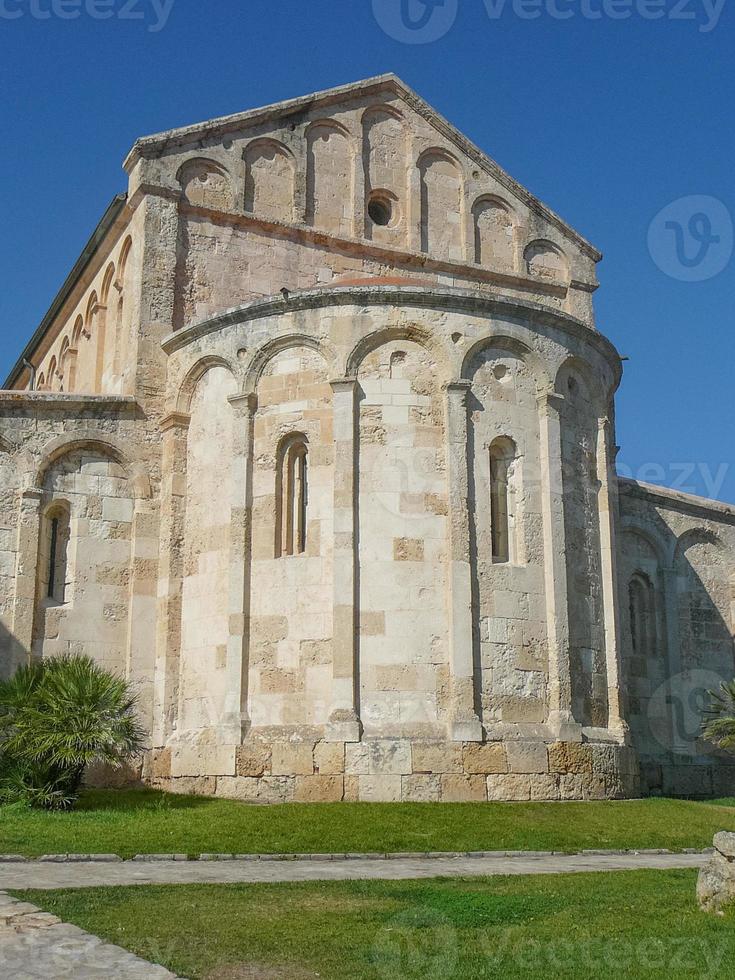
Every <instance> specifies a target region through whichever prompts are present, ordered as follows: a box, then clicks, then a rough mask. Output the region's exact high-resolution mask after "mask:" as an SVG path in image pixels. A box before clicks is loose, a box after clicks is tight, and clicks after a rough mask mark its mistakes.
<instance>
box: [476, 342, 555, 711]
mask: <svg viewBox="0 0 735 980" xmlns="http://www.w3.org/2000/svg"><path fill="white" fill-rule="evenodd" d="M534 367H535V365H534V364H533V363H528V362H527V360H526V359H525V358H524V351H523V349H522V348H521V347H519V346H518V345H517V344H514V343H512V342H511V343H508V341H507V340H506V341H502V340H501V341H500V342H497V341H496V342H493V340H492V339H489V340H488V341H487V343H486V344H478V345H477V347H476V349H475V351H474V353H473V354H472V355H471V356H470V358H469V361H468V363H467V367H466V370H465V375H466V377H467V379H468V380H469V381H470V382H471V389H470V396H469V406H468V408H469V422H470V428H469V438H468V456H469V472H470V481H471V482H470V494H471V497H472V499H473V500H474V501H475V507H474V508H473V512H472V513H473V519H472V520H471V522H470V530H471V541H470V557H471V565H472V572H473V594H474V604H475V608H476V612H475V619H476V621H475V623H474V643H475V647H476V650H477V652H478V653H479V663H480V669H481V678H482V690H481V706H482V714H481V718H482V720H483V721H484V722H485V723H486V724H488V725H492V724H497V723H502V722H504V723H515V722H519V723H536V722H537V723H542V722H543V721H544V720H545V719H546V716H547V712H548V698H547V679H548V642H547V626H546V601H545V584H544V542H543V527H542V520H543V518H542V512H541V489H540V482H539V479H540V467H541V461H540V426H539V410H538V405H537V398H536V396H537V378H536V377H535V376H534ZM498 449H499V450H500V452H501V454H502V455H503V456H505V457H506V458H507V462H508V473H507V483H508V488H509V507H508V511H509V515H508V516H509V521H508V523H509V538H510V540H509V541H508V551H507V558H508V560H507V561H501V560H499V559H498V558H497V556H494V554H493V528H492V514H491V511H492V507H491V497H492V486H491V484H492V472H491V471H492V458H493V455H494V454H495V452H496V450H498ZM480 502H485V503H484V506H483V505H482V504H481V503H480Z"/></svg>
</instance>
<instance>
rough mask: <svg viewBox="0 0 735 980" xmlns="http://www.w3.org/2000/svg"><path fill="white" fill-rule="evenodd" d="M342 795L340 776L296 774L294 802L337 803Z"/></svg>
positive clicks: (342, 780) (342, 787) (342, 779)
mask: <svg viewBox="0 0 735 980" xmlns="http://www.w3.org/2000/svg"><path fill="white" fill-rule="evenodd" d="M343 795H344V778H343V777H342V776H322V775H315V776H297V777H296V785H295V788H294V795H293V799H294V803H339V802H340V801H341V799H342V797H343Z"/></svg>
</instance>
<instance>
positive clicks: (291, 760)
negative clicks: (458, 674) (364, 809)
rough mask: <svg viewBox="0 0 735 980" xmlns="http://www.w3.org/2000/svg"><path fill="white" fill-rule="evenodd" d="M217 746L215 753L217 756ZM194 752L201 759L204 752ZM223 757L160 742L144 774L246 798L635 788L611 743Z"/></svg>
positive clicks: (436, 797)
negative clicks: (214, 768) (215, 769)
mask: <svg viewBox="0 0 735 980" xmlns="http://www.w3.org/2000/svg"><path fill="white" fill-rule="evenodd" d="M223 754H224V753H223V752H222V751H221V750H218V751H217V755H218V757H219V758H220V761H221V757H222V755H223ZM193 757H194V758H195V759H197V758H198V760H199V764H202V765H203V767H206V765H207V762H206V754H203V755H199V756H197V754H196V753H195V754H194V755H193ZM230 757H231V766H232V768H231V771H230V772H225V771H223V772H222V773H221V774H219V775H201V774H199V773H197V772H196V771H186V770H187V767H186V764H185V762H182V758H181V757H180V756H178V755H177V753H176V751H175V750H171V749H164V750H162V751H158V752H154V753H152V754H151V756H150V758H149V760H148V763H147V766H146V768H147V769H148V770H149V775H148V778H147V781H149V782H150V783H151V784H152V785H153V786H155V787H157V788H160V789H165V790H167V791H169V792H178V793H191V794H200V795H205V796H218V797H223V798H227V799H236V800H242V801H244V802H248V803H292V802H294V803H336V802H341V801H346V802H363V803H390V802H396V803H397V802H413V803H431V802H436V803H438V802H443V803H457V802H483V801H486V800H517V801H530V800H605V799H625V798H629V797H631V796H636V795H638V793H639V781H638V769H637V763H636V758H635V754H634V752H633V751H632V750H631V749H630V748H627V747H625V746H619V745H610V744H593V743H573V742H550V743H545V742H540V741H515V742H513V741H510V742H485V743H476V742H439V741H410V740H408V739H374V740H369V741H363V742H356V743H341V742H325V741H318V742H311V741H309V742H301V741H298V742H291V741H289V742H285V741H282V742H272V743H269V742H264V741H255V740H254V741H249V742H246V743H245V744H243V745H241V746H240V747H239V748H232V749H231V750H230ZM190 768H191V770H195V769H196V768H197V767H196V766H192V767H190ZM200 772H201V770H200Z"/></svg>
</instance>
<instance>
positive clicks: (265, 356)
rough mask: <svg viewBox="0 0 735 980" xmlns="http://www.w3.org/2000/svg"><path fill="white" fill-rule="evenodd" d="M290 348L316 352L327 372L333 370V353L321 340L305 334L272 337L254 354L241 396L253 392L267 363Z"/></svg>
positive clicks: (330, 347)
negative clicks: (304, 348)
mask: <svg viewBox="0 0 735 980" xmlns="http://www.w3.org/2000/svg"><path fill="white" fill-rule="evenodd" d="M292 347H295V348H297V347H306V348H308V349H309V350H313V351H316V352H317V353H318V354H320V355H321V357H322V358H323V359H324V363H325V364H326V366H327V370H328V371H329V372H330V373H331V372H332V371H333V370H334V363H335V352H334V349H333V348H332V346H331V344H327V343H326V342H325V341H323V340H315V338H314V337H310V336H308V335H307V334H300V333H289V334H284V335H283V336H282V337H274V338H273V339H272V340H269V341H267V343H265V344H263V346H262V347H259V348H258V350H257V351H256V352H255V354H254V355H253V358H252V360H251V361H250V366H249V367H248V370H247V374H246V376H245V382H244V385H243V390H242V394H245V395H246V394H250V393H252V392H254V391H255V389H256V388H257V386H258V382H259V381H260V379H261V377H262V376H263V372H264V371H265V369H266V367H267V366H268V363H269V362H270V361H271V360H272V359H273V358H274V357H275V356H276V355H277V354H280V353H281V352H282V351H285V350H289V349H290V348H292Z"/></svg>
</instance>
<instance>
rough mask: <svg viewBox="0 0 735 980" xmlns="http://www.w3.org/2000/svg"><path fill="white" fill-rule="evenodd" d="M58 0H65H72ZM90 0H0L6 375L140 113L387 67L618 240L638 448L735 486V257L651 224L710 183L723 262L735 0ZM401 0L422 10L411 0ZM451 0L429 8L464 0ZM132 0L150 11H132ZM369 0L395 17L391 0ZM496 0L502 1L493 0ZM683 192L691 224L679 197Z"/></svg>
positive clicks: (599, 303)
mask: <svg viewBox="0 0 735 980" xmlns="http://www.w3.org/2000/svg"><path fill="white" fill-rule="evenodd" d="M53 2H54V3H58V2H59V0H53ZM62 2H64V3H66V4H68V5H69V6H68V7H66V8H62V12H63V10H64V9H65V10H66V11H67V13H74V6H73V5H74V2H75V0H62ZM77 2H78V3H80V4H81V6H82V10H84V4H85V3H88V2H91V0H77ZM97 2H98V3H100V9H102V8H103V7H104V3H105V2H106V3H108V5H109V9H110V10H111V11H112V12H114V13H115V14H116V16H114V17H113V18H112V19H108V20H98V19H95V18H93V17H91V16H90V15H89V13H87V12H83V13H82V14H81V16H79V17H77V18H76V19H69V20H62V19H60V18H59V17H58V16H55V15H52V16H51V17H49V18H47V19H38V14H39V12H40V13H43V12H45V11H46V10H50V9H51V4H52V0H0V81H1V83H2V92H3V99H2V106H3V108H2V117H3V118H2V122H3V152H2V154H1V155H0V186H2V188H3V226H2V234H1V235H0V261H1V262H2V271H3V287H4V288H3V290H2V292H1V293H0V333H1V338H2V346H1V347H0V352H1V353H0V374H2V376H3V377H5V375H6V374H7V371H8V370H9V368H10V367H11V365H12V364H13V362H14V361H15V359H16V357H17V356H18V354H19V353H20V350H21V348H22V347H23V346H24V344H25V342H26V341H27V339H28V338H29V336H30V334H31V332H32V331H33V329H34V328H35V327H36V326H37V325H38V323H39V321H40V320H41V318H42V316H43V314H44V313H45V311H46V309H47V307H48V305H49V303H50V301H51V299H52V297H53V296H54V294H55V292H56V291H57V289H58V287H59V286H60V285H61V282H62V281H63V279H64V277H65V275H66V274H67V272H68V271H69V269H70V268H71V266H72V264H73V262H74V260H75V259H76V257H77V256H78V254H79V252H80V250H81V248H82V246H83V245H84V243H85V241H86V239H87V237H88V236H89V234H90V232H91V231H92V229H93V228H94V226H95V224H96V222H97V221H98V219H99V218H100V216H101V215H102V212H103V211H104V209H105V207H106V205H107V204H108V202H109V200H110V199H111V197H112V196H113V194H115V193H117V192H119V191H122V190H124V189H125V175H124V174H123V172H122V169H121V163H122V160H123V157H124V156H125V154H126V152H127V150H128V149H129V147H130V146H131V144H132V143H133V141H134V139H135V138H136V137H137V136H139V135H144V134H147V133H152V132H157V131H160V130H163V129H168V128H170V127H173V126H179V125H184V124H187V123H193V122H197V121H200V120H203V119H208V118H210V117H212V116H217V115H222V114H225V113H230V112H236V111H239V110H243V109H247V108H252V107H255V106H259V105H264V104H266V103H269V102H274V101H277V100H279V99H283V98H288V97H291V96H297V95H301V94H304V93H307V92H310V91H315V90H317V89H321V88H327V87H329V86H332V85H338V84H342V83H345V82H349V81H354V80H356V79H358V78H363V77H366V76H369V75H374V74H378V73H381V72H384V71H394V72H396V73H397V74H398V75H400V76H401V77H402V78H403V79H404V80H405V81H406V82H407V83H408V84H409V85H411V86H412V87H413V88H415V89H416V90H417V91H418V92H419V93H420V94H421V95H422V96H423V97H424V98H425V99H426V100H427V101H428V102H430V103H431V104H432V105H434V106H435V107H436V108H437V109H438V110H439V111H441V112H442V113H443V114H444V115H446V116H447V117H448V118H449V119H450V120H451V121H452V122H453V123H454V124H455V125H456V126H457V127H458V128H459V129H460V130H462V131H464V132H465V133H466V134H467V135H468V136H469V137H470V138H471V139H473V140H474V141H475V142H476V143H477V144H478V145H479V146H480V147H482V148H483V149H484V150H485V151H487V152H488V153H489V154H490V155H491V156H492V157H494V158H495V159H496V160H497V161H498V162H499V163H500V164H501V165H502V166H503V167H505V168H506V169H507V170H508V171H509V172H510V173H511V174H512V175H513V176H514V177H515V178H516V179H517V180H519V181H520V182H521V183H522V184H525V185H526V186H527V187H528V188H529V189H530V190H531V191H532V192H533V193H534V194H536V195H537V196H538V197H540V198H541V200H543V201H544V202H546V203H547V204H548V205H549V206H550V207H552V208H553V209H554V210H555V211H557V212H558V213H559V214H561V215H562V217H564V218H565V219H566V220H567V221H569V222H570V223H571V224H572V225H573V226H574V227H575V228H577V229H578V230H579V231H580V232H582V234H584V235H585V236H586V237H587V238H589V239H590V240H591V241H592V242H593V243H594V244H595V245H597V246H598V247H599V248H600V249H601V251H602V252H603V253H604V256H605V257H604V260H603V262H602V263H601V264H600V266H599V275H600V280H601V288H600V290H599V291H598V292H597V294H596V309H597V318H598V324H599V327H600V329H601V330H602V331H603V332H604V333H605V334H607V336H608V337H610V338H611V339H612V340H613V342H614V343H615V344H616V345H617V347H618V349H619V350H620V352H621V354H623V355H626V356H628V357H629V358H630V360H629V361H628V362H626V371H625V377H624V380H623V384H622V388H621V391H620V393H619V396H618V441H619V443H620V444H621V446H622V451H621V454H620V457H619V461H620V463H621V465H622V466H623V467H624V468H625V469H626V472H631V471H632V472H633V473H634V474H637V475H638V476H639V478H641V479H648V480H650V481H652V482H663V483H669V484H671V483H677V484H678V485H679V486H681V487H682V488H688V489H690V490H693V491H696V492H699V493H703V494H708V493H709V494H711V493H712V492H713V490H714V491H716V492H717V495H718V496H719V498H720V499H723V500H729V501H731V502H735V461H734V459H733V457H734V455H735V454H734V453H733V432H732V430H733V419H734V418H735V384H734V383H733V379H734V378H735V370H734V368H735V364H734V361H735V353H734V351H735V344H734V343H733V328H734V326H735V323H734V320H735V316H734V314H733V279H734V278H735V277H734V276H733V273H734V272H735V259H734V258H732V257H731V258H730V259H729V262H727V264H726V265H725V268H724V269H723V270H722V271H721V272H719V274H717V275H714V276H712V275H711V274H709V278H706V279H704V281H699V282H687V281H683V280H682V278H681V276H680V275H678V270H680V269H682V268H684V266H679V265H677V264H676V257H675V256H676V253H675V252H673V251H672V249H673V244H672V245H671V246H669V244H668V242H669V239H670V240H671V242H672V243H673V238H674V235H675V230H674V229H673V228H672V227H670V228H668V229H666V228H665V222H664V221H663V219H661V221H659V225H658V226H656V227H657V228H658V230H657V231H656V233H655V234H656V235H657V236H658V237H657V238H656V242H658V246H656V245H655V244H654V251H655V250H656V247H658V251H659V253H660V252H661V249H663V252H664V253H666V249H667V248H669V251H670V255H669V258H668V259H667V258H666V254H664V255H663V259H661V255H660V254H659V261H660V263H661V264H662V265H663V266H664V267H665V268H668V269H669V270H671V269H672V268H673V269H674V272H675V275H674V276H672V275H669V274H666V273H665V272H663V271H661V269H660V268H659V267H658V266H657V265H656V264H655V262H654V261H653V259H652V257H651V252H650V251H649V246H648V243H647V236H648V229H649V225H650V224H651V221H652V220H653V219H654V217H655V216H656V214H657V213H658V212H659V211H660V210H661V209H662V208H664V207H665V206H666V205H668V204H670V203H671V202H673V201H677V200H678V199H679V198H681V197H685V196H689V195H704V196H706V197H707V198H715V199H716V201H718V202H721V205H720V208H719V210H718V207H717V206H716V205H713V204H712V203H711V202H705V204H704V205H703V210H704V214H705V220H706V221H708V222H709V224H707V225H706V226H704V227H703V226H702V225H701V223H700V224H697V223H696V222H695V225H694V226H693V227H694V234H695V236H699V239H698V240H704V239H707V238H709V237H711V236H712V235H717V234H719V233H720V232H722V234H720V235H719V237H720V244H719V245H715V246H713V251H712V252H711V253H710V256H709V258H708V259H707V260H706V261H707V262H710V259H713V257H714V266H713V268H716V267H717V265H718V264H719V265H722V264H724V263H723V262H718V256H717V254H716V253H717V249H718V248H719V249H720V250H722V249H727V241H726V240H727V229H726V228H725V227H724V224H723V222H724V223H725V224H726V222H727V215H728V213H729V215H733V214H735V125H734V119H733V105H735V68H734V67H733V61H734V58H733V55H734V54H735V44H734V43H733V42H734V41H735V33H734V27H735V3H733V0H725V5H724V9H723V10H722V12H721V16H720V17H719V21H718V22H717V23H716V25H715V26H714V27H713V28H712V29H710V30H702V28H706V27H707V26H708V25H709V26H711V23H712V18H713V17H714V16H716V15H714V14H712V13H709V14H708V13H707V12H706V11H707V10H708V9H710V10H711V7H712V2H715V3H716V2H717V0H709V6H708V7H706V6H705V5H704V0H689V5H688V6H687V7H686V8H685V11H684V12H686V13H689V12H691V14H692V15H693V16H694V18H695V19H686V20H672V19H671V18H670V17H669V16H668V14H670V12H671V11H672V9H673V8H674V6H675V2H676V0H659V2H660V3H661V4H662V5H663V6H662V7H659V8H656V7H655V4H656V2H657V0H648V3H649V4H651V6H650V7H647V8H646V10H648V11H649V12H651V11H657V10H663V12H664V13H665V14H667V16H665V17H664V18H663V19H656V20H648V19H644V17H642V16H641V14H640V12H639V9H638V8H637V7H636V6H635V4H636V3H642V2H643V0H630V2H631V5H632V9H630V10H629V11H628V12H629V13H630V16H629V17H627V18H626V19H620V20H616V19H612V18H611V17H610V16H609V15H608V14H609V13H610V12H612V13H614V12H615V10H618V11H619V12H620V11H622V12H623V13H624V12H625V7H624V6H621V7H618V8H612V10H610V9H609V8H603V0H586V3H587V9H588V10H590V9H591V10H592V11H593V12H595V11H602V10H603V9H605V10H607V12H608V13H607V14H603V16H602V17H600V18H599V19H595V20H591V19H588V18H585V17H584V16H583V15H582V13H581V4H582V2H583V0H556V3H557V9H558V10H561V11H562V12H566V11H571V12H572V14H573V16H572V17H571V18H568V19H565V20H559V19H556V18H555V17H553V16H552V15H551V14H550V13H549V12H548V10H547V9H545V8H544V7H542V8H541V10H542V12H541V16H538V17H536V18H534V19H524V18H523V17H521V16H519V15H518V12H515V11H514V10H513V8H512V6H511V0H508V2H507V6H506V7H505V8H502V0H458V2H459V10H458V13H457V16H456V21H455V22H454V24H453V26H452V27H451V29H450V30H449V31H448V32H447V33H446V34H444V36H443V37H441V38H438V39H437V40H435V41H433V43H426V44H406V43H402V42H400V41H396V40H394V39H393V38H391V37H390V36H388V34H387V33H386V32H385V31H384V30H382V29H381V28H380V27H379V26H378V22H377V20H376V17H375V15H374V12H373V7H372V3H371V0H351V2H346V0H342V2H337V0H302V2H293V0H217V2H216V3H211V2H210V3H204V2H202V0H174V3H173V8H172V10H171V12H170V16H169V18H168V20H167V22H166V24H165V26H164V27H163V29H161V30H158V31H156V32H154V31H151V30H149V28H150V27H152V26H155V24H156V23H157V22H158V20H159V18H158V16H157V15H156V14H155V13H154V12H153V0H97ZM159 2H160V0H159ZM165 2H169V0H165ZM406 2H407V3H409V4H410V5H409V8H408V10H409V15H410V16H411V17H412V18H414V20H415V22H419V21H420V16H421V13H422V10H421V8H420V7H419V6H417V3H418V0H406ZM455 2H456V0H444V4H445V6H444V9H443V10H441V9H439V10H437V11H434V12H433V14H432V12H431V11H427V16H428V15H430V14H431V15H432V16H437V15H438V16H445V17H449V16H450V15H451V13H452V4H453V3H455ZM516 2H518V0H516ZM531 2H533V0H531ZM539 2H541V0H539ZM543 2H544V3H547V2H551V0H543ZM621 2H622V4H623V5H624V4H625V2H626V0H617V3H618V4H620V3H621ZM125 3H133V4H135V5H136V6H134V7H133V8H131V9H132V12H138V11H139V12H140V13H144V14H145V17H146V19H145V20H125V19H121V17H120V16H118V15H119V14H120V12H121V10H122V8H123V5H124V4H125ZM375 3H376V4H377V5H378V6H379V8H380V10H379V12H380V14H381V16H382V17H383V18H384V22H386V23H389V24H391V23H398V24H399V27H400V21H397V19H396V18H397V16H398V13H397V12H398V9H399V4H400V0H375ZM497 3H500V4H501V8H500V9H502V10H503V12H502V15H501V16H499V17H497V16H496V17H495V19H491V18H490V17H489V15H488V12H487V7H486V4H487V5H488V6H490V8H491V9H494V4H497ZM605 3H610V0H605ZM34 4H35V7H34V6H33V5H34ZM447 5H449V6H447ZM56 9H57V10H58V8H56ZM495 9H496V10H497V8H495ZM528 10H529V11H530V12H532V13H535V12H536V11H534V10H533V8H531V7H529V8H528ZM18 12H20V13H21V14H22V16H20V17H18V16H16V14H17V13H18ZM521 12H522V11H521ZM9 14H10V15H13V19H8V15H9ZM429 23H430V26H431V23H432V22H429ZM433 23H438V21H434V22H433ZM389 29H390V28H389ZM407 33H409V36H410V37H413V38H415V37H416V35H415V34H410V32H407ZM722 206H724V207H722ZM677 207H678V211H677V210H676V208H675V209H674V212H672V213H673V214H674V223H675V224H676V223H677V222H678V224H679V226H680V227H681V228H682V229H684V231H685V232H686V229H687V227H688V226H687V224H686V222H687V211H686V207H687V205H686V204H685V205H683V206H677ZM682 207H683V208H684V210H683V211H682ZM712 208H714V210H712ZM701 210H702V209H701V208H699V207H698V206H697V207H695V208H694V211H695V212H697V213H699V212H700V211H701ZM723 212H724V214H725V218H724V219H723V217H722V215H723ZM692 213H693V212H692ZM665 217H666V216H665ZM697 220H700V219H697ZM661 229H663V230H661ZM705 245H706V242H705ZM685 248H688V251H685V253H684V254H685V255H686V256H688V260H689V265H686V269H688V270H690V272H691V269H692V268H694V273H693V274H694V275H696V274H697V273H698V270H701V269H704V271H705V272H706V271H707V266H706V264H704V265H700V266H699V267H698V266H696V265H695V266H694V267H692V265H691V262H692V260H693V258H694V257H696V251H697V248H698V245H697V241H694V240H692V241H690V242H689V243H688V245H686V242H685ZM705 251H706V248H705ZM726 257H727V253H725V254H724V258H726ZM672 263H673V266H672ZM710 264H712V263H710ZM690 272H685V273H684V274H685V275H689V274H690ZM710 272H711V270H710ZM646 464H648V465H649V468H648V469H646V468H645V467H646ZM723 465H726V466H727V467H728V472H727V475H726V477H725V479H724V481H722V482H721V486H717V485H716V484H717V477H718V471H720V469H721V467H722V466H723ZM682 467H686V468H687V469H686V470H683V469H682ZM690 468H691V469H693V472H687V471H688V470H689V469H690ZM712 481H715V485H714V486H713V483H712Z"/></svg>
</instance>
